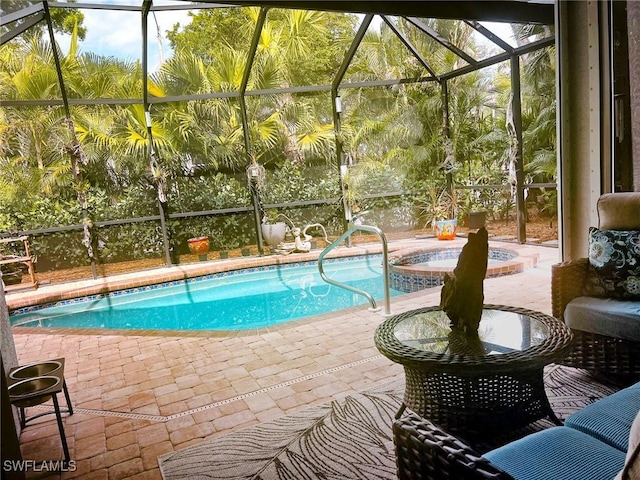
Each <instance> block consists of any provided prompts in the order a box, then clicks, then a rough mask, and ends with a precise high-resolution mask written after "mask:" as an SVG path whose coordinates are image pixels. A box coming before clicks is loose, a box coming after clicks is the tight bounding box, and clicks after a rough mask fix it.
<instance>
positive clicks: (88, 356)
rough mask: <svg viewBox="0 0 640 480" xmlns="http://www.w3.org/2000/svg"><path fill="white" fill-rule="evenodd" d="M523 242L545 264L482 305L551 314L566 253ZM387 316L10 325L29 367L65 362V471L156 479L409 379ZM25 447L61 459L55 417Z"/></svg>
mask: <svg viewBox="0 0 640 480" xmlns="http://www.w3.org/2000/svg"><path fill="white" fill-rule="evenodd" d="M456 241H457V240H456ZM463 243H464V240H461V244H463ZM451 245H452V244H451V243H447V244H446V246H451ZM438 246H444V245H443V244H442V242H441V243H440V244H438ZM396 247H398V246H396ZM514 247H517V245H514ZM527 248H531V249H535V251H536V252H538V253H539V254H540V258H539V262H538V265H537V266H536V267H535V268H529V269H527V270H525V271H524V272H523V273H520V274H517V275H510V276H504V277H497V278H489V279H486V280H485V284H484V285H485V287H484V288H485V302H486V303H498V304H504V305H513V306H520V307H524V308H530V309H533V310H539V311H542V312H545V313H550V310H551V300H550V290H551V288H550V276H551V265H552V264H553V263H556V262H557V261H558V250H557V249H555V248H550V247H544V246H538V247H533V246H531V247H530V246H527ZM43 288H44V287H43ZM12 295H13V294H12ZM10 297H11V296H8V297H7V300H8V301H11V298H10ZM439 298H440V288H434V289H429V290H423V291H420V292H416V293H412V294H407V295H403V296H400V297H395V298H393V299H392V313H400V312H403V311H406V310H410V309H413V308H418V307H422V306H428V305H435V304H438V303H439ZM383 319H384V317H383V316H381V315H380V314H378V313H372V312H369V311H368V310H367V308H366V306H363V307H355V308H351V309H348V310H343V311H341V312H339V313H331V314H325V315H321V316H317V317H313V318H311V319H307V320H303V321H297V322H291V323H290V324H288V325H286V326H283V327H279V328H275V329H262V330H260V331H256V332H249V333H243V334H232V335H229V336H219V335H216V336H206V335H205V336H202V335H201V336H183V335H176V336H168V335H156V334H150V335H138V334H136V335H111V334H101V335H93V334H80V333H65V334H55V333H33V330H32V329H30V330H29V331H28V332H25V331H24V330H22V329H14V339H15V344H16V349H17V352H18V357H19V361H20V363H21V364H24V363H28V362H32V361H42V360H46V359H53V358H57V357H64V358H65V361H66V367H65V377H66V379H67V383H68V386H69V391H70V394H71V398H72V401H73V404H74V408H75V413H74V415H72V416H67V417H65V418H64V425H65V431H66V434H67V439H68V442H69V448H70V451H71V457H72V459H73V460H74V462H75V467H76V469H75V471H73V472H66V473H64V474H62V475H61V478H82V479H92V480H99V479H110V480H116V479H122V478H131V479H138V480H141V479H154V480H157V479H160V478H161V475H160V473H159V469H158V463H157V457H158V456H159V455H162V454H165V453H167V452H171V451H173V450H177V449H181V448H184V447H187V446H189V445H193V444H196V443H199V442H202V441H206V440H209V439H211V438H214V437H218V436H220V435H225V434H227V433H229V432H231V431H234V430H237V429H241V428H244V427H247V426H250V425H253V424H256V423H259V422H263V421H266V420H270V419H273V418H276V417H280V416H282V415H285V414H287V413H290V412H292V411H295V410H297V409H301V408H304V407H306V406H308V405H314V404H318V403H323V402H326V401H329V400H331V399H333V398H335V397H339V396H344V395H347V394H350V393H353V392H356V391H359V390H362V389H366V388H369V387H371V386H373V385H375V384H378V383H381V382H387V381H389V380H391V379H392V378H395V377H397V376H398V375H402V374H403V373H402V368H401V366H399V365H397V364H394V363H392V362H391V361H390V360H388V359H386V358H385V357H382V356H381V355H380V354H379V352H378V351H377V349H376V347H375V345H374V342H373V335H374V331H375V329H376V327H377V326H378V325H379V324H380V322H381V321H382V320H383ZM33 413H38V412H36V411H35V409H33ZM20 443H21V450H22V454H23V458H25V459H33V460H45V459H52V458H53V459H55V458H62V448H61V446H60V440H59V437H58V430H57V426H56V423H55V417H54V416H53V415H47V416H45V417H42V418H41V419H38V420H37V421H35V422H33V423H30V424H29V425H28V426H27V428H26V429H24V430H23V431H22V434H21V437H20ZM50 477H51V476H50V475H47V474H44V473H35V472H30V473H29V475H28V478H50ZM51 478H60V476H54V477H51Z"/></svg>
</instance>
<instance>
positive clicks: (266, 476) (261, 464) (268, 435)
mask: <svg viewBox="0 0 640 480" xmlns="http://www.w3.org/2000/svg"><path fill="white" fill-rule="evenodd" d="M545 386H546V387H547V393H548V396H549V400H550V402H551V406H552V407H553V410H554V412H556V414H557V415H558V416H559V417H560V418H562V419H564V418H566V416H567V415H569V414H570V413H572V412H574V411H576V410H578V409H579V408H581V407H583V406H585V405H588V404H589V403H592V402H593V401H595V400H597V399H598V398H602V397H604V396H606V395H610V394H612V393H614V392H615V391H616V390H618V389H619V388H618V387H615V386H613V385H609V384H604V383H601V382H600V381H598V380H596V379H594V378H593V377H591V376H590V375H588V374H586V373H584V372H582V371H580V370H575V369H571V368H567V367H560V366H556V365H554V366H550V367H548V368H547V369H546V370H545ZM403 388H404V381H403V380H398V381H395V382H393V383H391V384H387V385H385V386H382V387H378V388H375V389H371V390H367V391H365V392H361V393H358V394H354V395H351V396H347V397H345V398H343V399H340V400H335V401H332V402H330V403H327V404H323V405H319V406H315V407H310V408H308V409H306V410H303V411H301V412H299V413H296V414H292V415H287V416H284V417H282V418H279V419H277V420H273V421H270V422H266V423H262V424H260V425H256V426H252V427H249V428H246V429H244V430H241V431H238V432H234V433H231V434H229V435H226V436H224V437H221V438H219V439H216V440H214V441H211V442H205V443H202V444H200V445H196V446H193V447H189V448H185V449H183V450H179V451H177V452H174V453H171V454H168V455H164V456H162V457H160V458H159V459H158V461H159V464H160V471H161V473H162V476H163V478H164V479H165V480H178V479H190V480H196V479H217V480H222V479H225V480H240V479H252V480H253V479H255V480H285V479H286V480H305V479H323V480H324V479H335V480H351V479H362V480H373V479H380V480H386V479H389V480H395V479H396V478H397V477H396V467H395V455H394V452H393V438H392V436H391V424H392V422H393V417H394V415H395V413H396V411H397V410H398V407H399V406H400V403H401V401H402V394H403ZM550 426H552V423H551V422H550V421H547V420H539V421H538V422H535V423H534V424H532V426H531V427H529V430H539V429H542V428H547V427H550ZM525 433H526V432H525Z"/></svg>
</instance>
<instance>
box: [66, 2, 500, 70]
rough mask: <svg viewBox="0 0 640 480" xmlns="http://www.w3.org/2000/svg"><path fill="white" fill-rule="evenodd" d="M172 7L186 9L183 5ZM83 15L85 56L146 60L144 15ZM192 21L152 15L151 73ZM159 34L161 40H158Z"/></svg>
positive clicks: (181, 14) (172, 14)
mask: <svg viewBox="0 0 640 480" xmlns="http://www.w3.org/2000/svg"><path fill="white" fill-rule="evenodd" d="M89 1H91V0H89ZM91 3H100V4H125V5H136V6H139V5H141V3H142V2H141V0H93V1H91ZM172 3H173V4H176V3H179V4H180V5H184V3H181V2H172ZM164 4H171V2H170V0H165V1H162V0H160V1H158V0H156V1H155V2H154V5H164ZM81 11H82V13H83V14H84V16H85V20H84V25H85V27H86V29H87V35H86V38H85V40H84V41H82V42H81V43H80V51H81V53H88V52H94V53H96V54H99V55H104V56H114V57H117V58H119V59H123V60H129V61H136V60H141V59H142V46H141V45H142V44H141V37H142V25H141V23H142V22H141V14H140V12H130V11H116V10H94V9H82V10H81ZM197 12H198V10H194V13H197ZM190 21H191V18H190V17H189V15H188V10H171V11H160V12H153V13H151V14H150V15H149V25H148V34H149V39H148V42H147V48H148V51H149V56H148V62H149V64H148V71H149V72H154V71H156V70H157V69H158V67H159V66H160V64H161V59H162V58H164V59H165V60H166V59H167V58H169V57H170V56H171V54H172V51H171V47H170V45H169V42H168V40H167V39H166V31H167V30H171V29H172V28H173V26H174V25H175V24H176V23H180V24H181V25H182V26H184V25H187V24H188V23H189V22H190ZM156 22H157V23H156ZM482 23H483V25H485V26H486V27H487V28H489V29H490V30H492V31H493V32H494V33H496V34H497V35H499V36H502V37H503V38H504V39H508V38H510V28H509V26H508V25H507V24H499V23H489V22H482ZM379 24H380V19H379V17H375V19H374V22H373V27H374V28H375V27H376V26H378V27H379ZM158 33H159V34H160V37H158ZM478 37H479V40H480V41H485V40H484V37H483V36H482V35H479V34H478ZM56 39H57V41H58V43H59V44H60V46H61V48H62V50H63V51H64V52H66V51H67V50H68V48H69V44H70V38H69V37H68V36H62V35H58V36H57V37H56ZM487 42H488V41H487ZM510 43H511V42H510Z"/></svg>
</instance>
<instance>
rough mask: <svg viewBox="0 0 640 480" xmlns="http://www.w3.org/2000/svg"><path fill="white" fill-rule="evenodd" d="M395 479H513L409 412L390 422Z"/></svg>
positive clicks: (467, 447) (452, 437) (453, 438)
mask: <svg viewBox="0 0 640 480" xmlns="http://www.w3.org/2000/svg"><path fill="white" fill-rule="evenodd" d="M393 441H394V444H395V449H396V465H397V473H398V479H399V480H513V477H512V476H511V475H509V474H508V473H506V472H504V471H502V470H500V469H498V468H497V467H495V466H494V465H492V464H491V462H489V461H488V460H486V459H484V458H482V457H481V456H480V454H479V453H476V452H475V451H474V450H473V449H472V448H471V447H470V446H468V445H467V444H466V443H464V442H462V441H461V440H459V439H458V438H456V437H454V436H452V435H449V434H448V433H446V432H444V431H443V430H441V429H440V428H438V427H437V426H436V425H434V424H433V423H431V422H429V421H428V420H425V419H423V418H421V417H419V416H418V415H416V414H415V413H413V412H409V413H408V414H406V415H404V416H403V417H402V418H400V419H398V420H396V421H395V422H394V423H393Z"/></svg>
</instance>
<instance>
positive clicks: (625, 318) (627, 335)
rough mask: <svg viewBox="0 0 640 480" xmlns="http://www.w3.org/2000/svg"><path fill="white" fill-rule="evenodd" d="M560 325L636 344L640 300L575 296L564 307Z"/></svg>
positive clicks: (638, 335) (639, 328) (639, 327)
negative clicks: (562, 321) (562, 322)
mask: <svg viewBox="0 0 640 480" xmlns="http://www.w3.org/2000/svg"><path fill="white" fill-rule="evenodd" d="M564 322H565V323H566V325H567V327H569V328H571V329H574V330H580V331H583V332H590V333H597V334H599V335H605V336H607V337H616V338H622V339H625V340H633V341H640V301H637V300H616V299H613V298H596V297H577V298H574V299H573V300H571V301H570V302H569V303H568V304H567V306H566V308H565V310H564Z"/></svg>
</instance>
